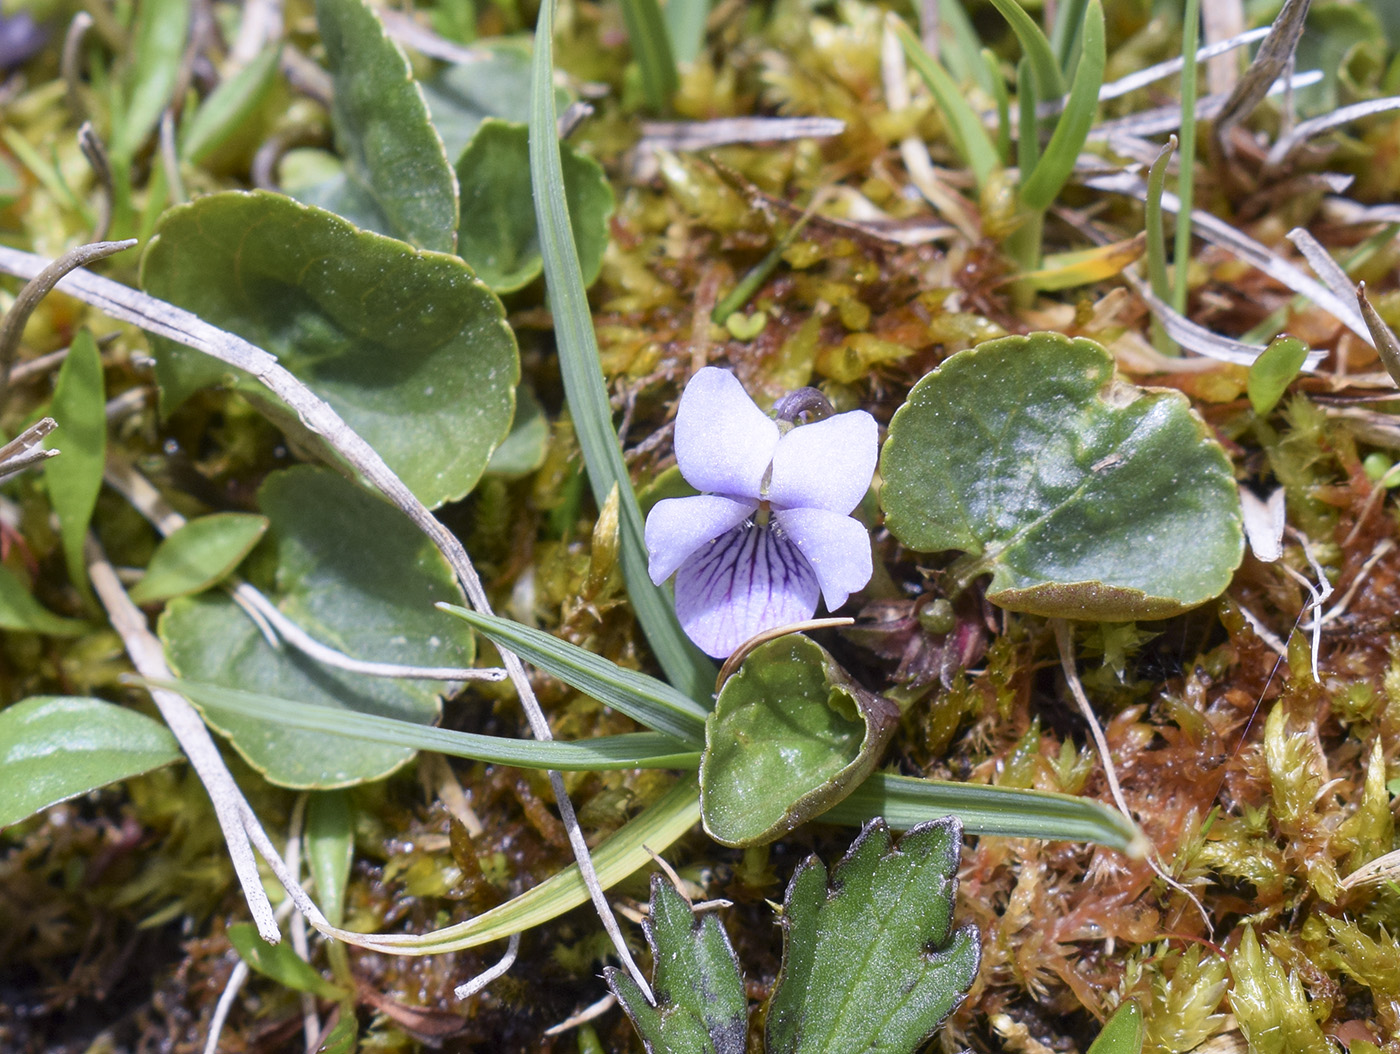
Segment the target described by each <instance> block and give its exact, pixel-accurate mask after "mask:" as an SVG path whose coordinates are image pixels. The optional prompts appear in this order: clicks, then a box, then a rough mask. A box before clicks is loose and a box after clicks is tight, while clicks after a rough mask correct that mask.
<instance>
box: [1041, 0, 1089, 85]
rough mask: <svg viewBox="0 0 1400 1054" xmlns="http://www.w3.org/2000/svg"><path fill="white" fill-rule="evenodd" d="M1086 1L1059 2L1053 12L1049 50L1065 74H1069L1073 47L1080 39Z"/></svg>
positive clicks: (1061, 0) (1062, 0)
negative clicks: (1052, 52) (1053, 18)
mask: <svg viewBox="0 0 1400 1054" xmlns="http://www.w3.org/2000/svg"><path fill="white" fill-rule="evenodd" d="M1088 6H1089V4H1088V0H1060V6H1059V7H1058V8H1057V9H1056V10H1055V26H1054V28H1053V29H1051V31H1050V48H1051V50H1052V51H1054V53H1055V61H1056V62H1057V63H1059V65H1060V69H1062V70H1064V71H1065V73H1069V72H1070V61H1071V60H1072V59H1073V57H1074V45H1075V44H1076V43H1078V41H1079V38H1080V26H1082V25H1083V23H1084V9H1085V8H1086V7H1088Z"/></svg>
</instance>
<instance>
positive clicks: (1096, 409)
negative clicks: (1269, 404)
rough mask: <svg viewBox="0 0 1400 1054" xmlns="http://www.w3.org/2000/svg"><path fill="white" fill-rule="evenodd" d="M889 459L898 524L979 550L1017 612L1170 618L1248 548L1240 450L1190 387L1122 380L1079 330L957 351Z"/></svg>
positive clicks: (889, 497) (1216, 584)
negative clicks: (1237, 471) (1208, 418)
mask: <svg viewBox="0 0 1400 1054" xmlns="http://www.w3.org/2000/svg"><path fill="white" fill-rule="evenodd" d="M880 467H881V472H882V475H883V477H884V481H885V483H884V489H883V490H882V492H881V496H880V500H881V503H882V504H883V506H884V508H885V516H886V523H887V525H888V526H889V529H890V532H891V533H892V534H893V535H894V536H895V537H896V538H898V539H899V540H900V541H901V542H903V543H904V544H905V545H907V546H908V547H909V548H911V549H916V550H918V551H920V552H940V551H943V550H947V549H960V550H962V551H963V552H965V553H967V554H969V560H968V563H967V566H966V569H967V570H969V571H978V572H980V571H988V572H991V574H992V581H991V584H990V585H989V586H988V589H987V597H988V599H989V600H991V601H992V602H994V603H996V604H999V605H1000V606H1002V607H1004V608H1008V609H1010V610H1012V611H1028V612H1031V613H1034V614H1039V615H1049V616H1062V617H1068V618H1085V619H1099V620H1126V619H1141V618H1165V617H1167V616H1170V615H1174V614H1176V613H1178V612H1180V611H1184V610H1186V609H1187V608H1190V607H1194V606H1195V605H1197V604H1200V603H1202V602H1204V601H1206V600H1209V599H1211V598H1212V597H1215V596H1218V595H1219V594H1220V593H1221V591H1223V590H1224V589H1225V587H1226V586H1227V585H1229V583H1230V576H1231V575H1232V574H1233V572H1234V569H1235V568H1236V567H1237V566H1238V565H1239V562H1240V560H1241V558H1242V557H1243V555H1244V532H1243V528H1242V518H1241V514H1240V503H1239V497H1238V495H1237V493H1236V491H1235V484H1234V480H1233V478H1232V475H1231V471H1230V462H1229V460H1228V458H1227V457H1226V456H1225V452H1224V451H1223V450H1222V449H1221V448H1220V445H1219V444H1218V443H1216V442H1215V440H1214V439H1213V438H1212V437H1211V435H1210V432H1209V429H1208V428H1207V427H1206V425H1205V423H1204V422H1203V421H1201V419H1200V418H1199V417H1197V416H1196V415H1195V414H1194V413H1193V412H1192V411H1191V408H1190V405H1189V404H1188V402H1187V400H1186V397H1185V396H1183V395H1181V394H1180V393H1179V392H1174V391H1171V392H1168V391H1145V390H1143V389H1140V388H1135V387H1133V386H1131V385H1128V384H1124V383H1121V382H1118V381H1115V380H1114V377H1113V357H1112V356H1111V355H1109V353H1108V352H1106V351H1105V350H1104V349H1103V348H1101V347H1099V346H1098V345H1097V344H1095V343H1093V342H1092V341H1089V340H1084V339H1082V338H1081V339H1076V340H1070V339H1069V338H1067V337H1064V336H1061V335H1059V334H1057V333H1035V334H1031V335H1030V336H1027V337H1004V338H1001V339H999V340H992V341H988V342H987V343H985V344H981V345H979V346H978V347H976V348H973V349H971V350H969V351H964V352H960V353H959V354H957V355H954V356H952V357H951V358H950V359H948V361H947V362H945V363H944V364H943V365H942V366H940V367H939V368H938V369H937V370H934V371H933V372H932V373H930V374H929V375H928V376H926V377H925V378H924V379H923V380H921V381H920V382H919V383H918V384H916V385H915V386H914V388H913V390H912V391H911V392H910V393H909V399H908V401H907V402H906V403H905V404H904V406H902V407H900V409H899V411H898V412H897V413H896V414H895V416H894V420H893V421H891V422H890V434H889V439H888V440H887V441H886V443H885V448H884V451H883V453H882V455H881V460H880Z"/></svg>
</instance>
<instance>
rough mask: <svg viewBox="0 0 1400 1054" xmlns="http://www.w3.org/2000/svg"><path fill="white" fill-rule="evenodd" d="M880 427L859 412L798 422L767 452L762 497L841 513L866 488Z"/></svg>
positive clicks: (852, 505)
mask: <svg viewBox="0 0 1400 1054" xmlns="http://www.w3.org/2000/svg"><path fill="white" fill-rule="evenodd" d="M879 434H880V430H879V428H878V426H877V425H876V424H875V418H873V417H871V416H870V415H869V414H868V413H866V412H865V411H864V410H851V411H849V412H848V413H844V414H837V415H836V416H835V417H828V418H827V419H826V420H825V421H817V422H816V423H815V424H810V425H799V426H798V427H797V428H794V429H793V430H792V431H790V432H788V433H787V434H786V435H784V436H783V438H782V441H781V442H779V443H778V449H777V450H775V451H774V452H773V479H772V482H771V483H770V484H769V486H768V493H767V495H766V497H767V498H768V499H769V500H771V501H772V502H773V504H774V505H777V506H780V507H782V508H786V509H825V510H826V511H827V512H835V513H840V514H841V515H842V516H845V515H847V514H848V513H849V512H850V511H851V510H852V509H854V508H855V507H856V506H857V505H859V504H860V499H861V498H863V497H865V492H866V491H867V490H869V489H870V477H871V476H873V475H874V474H875V459H876V457H877V455H878V453H879V450H878V443H879Z"/></svg>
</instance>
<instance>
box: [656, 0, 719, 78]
mask: <svg viewBox="0 0 1400 1054" xmlns="http://www.w3.org/2000/svg"><path fill="white" fill-rule="evenodd" d="M663 14H664V16H665V19H666V36H667V38H668V39H669V40H670V42H671V56H672V57H673V58H674V59H675V60H676V66H677V67H680V66H684V65H685V64H686V63H687V62H694V61H695V59H696V57H697V56H698V55H699V54H700V51H701V50H702V49H703V48H704V46H705V23H706V21H707V20H708V19H709V17H710V0H671V2H670V3H668V4H667V5H666V10H665V12H663Z"/></svg>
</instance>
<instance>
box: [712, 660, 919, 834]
mask: <svg viewBox="0 0 1400 1054" xmlns="http://www.w3.org/2000/svg"><path fill="white" fill-rule="evenodd" d="M898 724H899V710H898V708H897V707H896V706H895V705H894V704H893V703H890V702H888V701H887V700H885V699H883V698H881V697H880V696H877V695H874V694H873V693H871V692H867V691H865V690H864V689H862V688H861V687H860V686H859V685H857V684H855V682H853V681H852V680H851V679H850V678H849V677H848V676H847V675H846V673H845V671H844V670H842V669H841V667H840V666H838V665H837V664H836V661H835V660H834V659H832V657H831V656H830V655H829V654H828V653H827V652H826V650H825V649H824V648H822V647H821V646H820V645H819V644H816V643H815V642H813V641H811V640H808V639H807V638H806V637H803V636H800V635H797V634H793V635H790V636H787V637H780V638H779V639H777V640H774V641H769V642H768V643H767V644H763V645H760V646H759V647H757V648H755V649H754V650H753V652H752V653H751V654H750V655H749V656H748V658H746V659H745V660H744V662H743V665H742V666H740V667H739V672H738V673H736V674H734V676H732V677H730V678H729V680H728V681H726V682H725V684H724V688H723V689H721V690H720V693H719V699H718V700H717V701H716V702H715V708H714V711H713V712H712V713H711V714H710V716H709V717H708V718H707V719H706V721H705V753H704V754H703V755H702V757H701V761H700V810H701V815H702V816H703V817H704V821H705V830H706V831H708V832H709V834H710V836H711V837H712V838H714V839H715V840H716V841H719V842H722V843H724V844H725V845H730V846H746V845H762V844H764V843H766V842H771V841H772V840H773V839H775V838H777V837H779V836H780V835H782V834H785V833H787V832H788V831H791V830H792V829H793V828H795V827H798V826H800V825H801V824H803V823H806V822H807V821H808V820H810V819H813V818H815V817H817V816H820V815H821V814H822V813H823V812H825V811H826V810H827V809H829V808H831V806H832V805H834V804H836V802H838V801H840V800H841V799H842V798H844V797H845V796H846V795H848V794H850V793H851V791H853V790H854V789H855V788H856V787H857V786H858V785H859V784H860V782H861V781H862V780H863V779H864V778H865V777H866V776H868V775H869V774H870V773H871V771H873V769H874V768H875V766H876V765H877V764H878V763H879V761H880V757H881V755H882V754H883V753H884V749H885V746H886V744H887V743H888V742H889V739H890V736H892V735H893V734H894V730H895V728H896V727H897V726H898Z"/></svg>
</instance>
